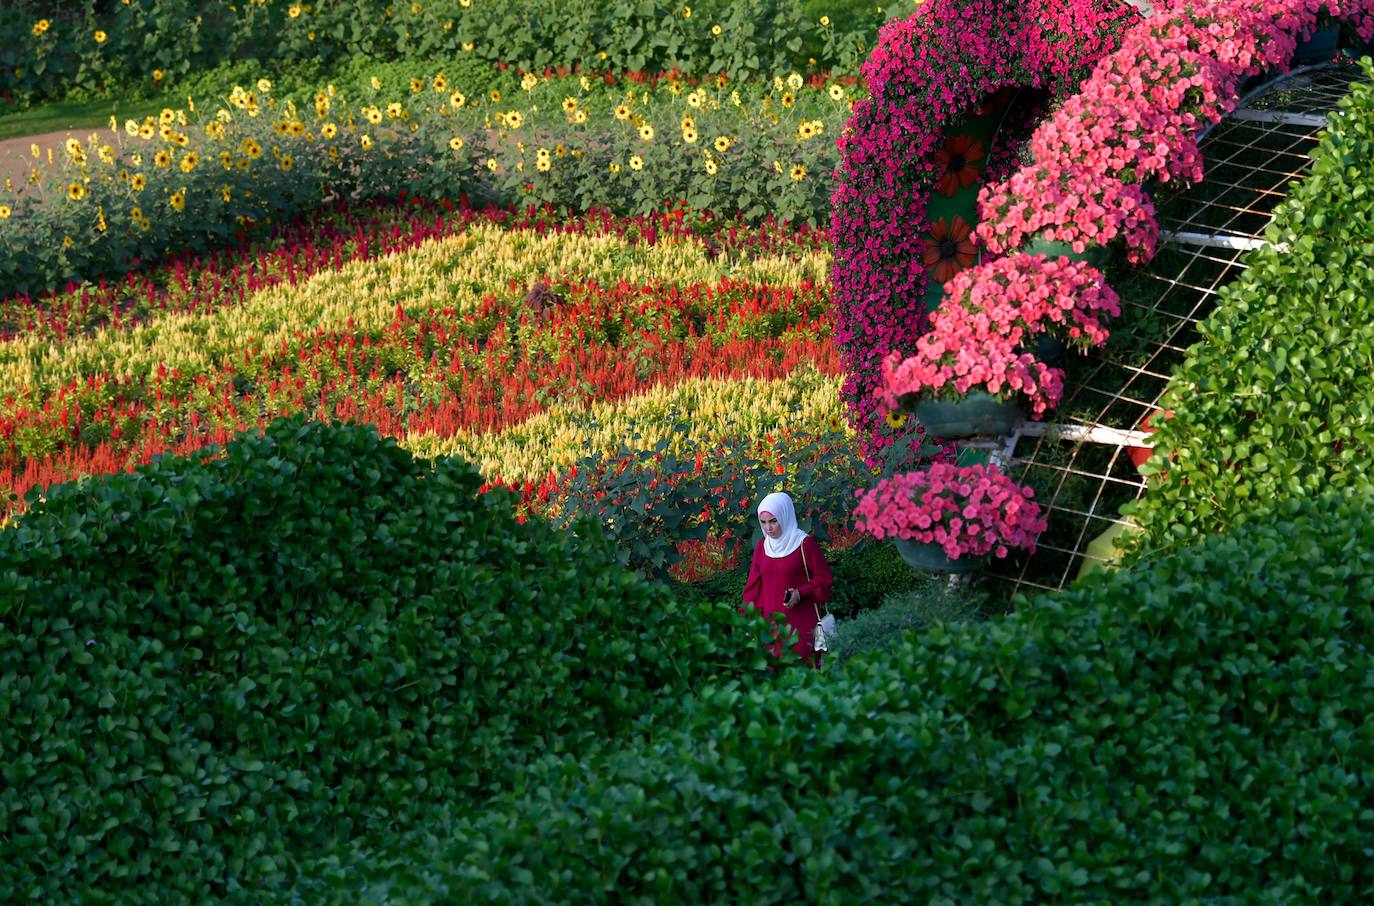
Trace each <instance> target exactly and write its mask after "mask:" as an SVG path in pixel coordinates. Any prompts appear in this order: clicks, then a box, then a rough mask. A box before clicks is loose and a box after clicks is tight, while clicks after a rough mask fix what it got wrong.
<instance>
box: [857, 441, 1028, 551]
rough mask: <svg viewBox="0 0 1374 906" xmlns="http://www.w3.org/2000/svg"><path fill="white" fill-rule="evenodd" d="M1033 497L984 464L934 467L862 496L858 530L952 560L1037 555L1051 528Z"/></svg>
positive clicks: (886, 481)
mask: <svg viewBox="0 0 1374 906" xmlns="http://www.w3.org/2000/svg"><path fill="white" fill-rule="evenodd" d="M1033 496H1034V492H1033V491H1032V490H1031V489H1030V488H1026V487H1021V486H1020V485H1018V484H1016V482H1014V481H1012V480H1011V479H1010V478H1008V477H1007V476H1005V475H1003V474H1002V473H1001V472H999V471H997V470H996V469H995V468H993V467H991V466H986V465H981V464H977V465H972V466H957V465H954V464H953V463H938V462H937V463H933V464H932V465H931V466H930V467H929V468H927V469H925V470H923V471H920V472H902V473H899V474H897V475H893V476H892V477H891V478H884V479H881V480H880V481H879V482H878V483H877V484H876V485H875V486H874V487H873V488H872V490H869V491H865V492H860V493H859V505H858V506H857V507H855V509H854V518H855V522H856V524H857V525H858V527H859V528H861V529H863V530H864V531H866V532H868V533H869V534H871V535H872V536H873V537H874V538H878V539H879V540H881V539H883V538H905V539H906V540H908V541H916V542H920V543H922V544H938V545H939V546H940V547H941V548H943V549H944V552H945V553H946V554H947V555H948V556H949V557H950V558H951V559H954V560H958V559H959V558H961V557H983V556H986V555H988V554H996V555H997V556H998V557H999V558H1000V557H1006V556H1007V553H1008V551H1009V549H1011V548H1025V549H1026V550H1028V551H1030V552H1031V553H1034V552H1035V538H1036V536H1037V535H1038V534H1040V533H1041V532H1043V531H1044V530H1045V529H1046V528H1048V527H1049V524H1048V523H1047V522H1045V520H1044V519H1042V518H1041V516H1040V507H1039V506H1037V505H1036V504H1035V503H1034V502H1033V501H1032V500H1031V498H1032V497H1033Z"/></svg>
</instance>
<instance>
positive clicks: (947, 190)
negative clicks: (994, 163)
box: [935, 135, 983, 195]
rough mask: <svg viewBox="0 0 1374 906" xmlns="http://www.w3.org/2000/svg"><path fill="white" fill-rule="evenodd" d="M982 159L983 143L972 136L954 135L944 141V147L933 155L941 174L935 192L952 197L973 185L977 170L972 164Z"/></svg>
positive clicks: (976, 177)
mask: <svg viewBox="0 0 1374 906" xmlns="http://www.w3.org/2000/svg"><path fill="white" fill-rule="evenodd" d="M982 159H983V143H982V142H980V141H978V140H977V139H976V138H974V137H973V136H971V135H956V136H954V137H953V138H948V139H945V147H944V148H942V149H941V150H940V151H937V152H936V153H935V166H936V168H937V169H938V170H939V171H940V174H941V175H940V181H939V182H938V183H936V185H935V191H937V192H939V193H940V194H941V195H953V194H954V193H955V192H958V191H959V190H960V189H967V188H968V187H969V186H971V185H973V183H974V181H976V180H977V179H978V168H977V167H975V166H973V164H974V162H975V161H980V160H982Z"/></svg>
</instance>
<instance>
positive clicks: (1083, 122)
mask: <svg viewBox="0 0 1374 906" xmlns="http://www.w3.org/2000/svg"><path fill="white" fill-rule="evenodd" d="M1372 10H1374V4H1370V3H1368V2H1361V0H1355V2H1348V3H1338V2H1333V3H1325V2H1315V0H1230V2H1222V3H1214V4H1208V5H1206V6H1196V5H1180V6H1176V7H1169V8H1161V9H1160V10H1158V11H1156V12H1154V13H1153V14H1151V15H1150V16H1149V17H1147V18H1146V19H1145V20H1144V21H1143V22H1142V23H1140V24H1139V25H1137V26H1136V27H1134V28H1132V29H1131V30H1130V31H1128V32H1127V34H1126V35H1125V37H1124V39H1123V41H1122V44H1121V47H1120V48H1119V49H1118V50H1116V51H1115V52H1113V53H1112V54H1110V55H1109V56H1107V57H1106V58H1105V59H1104V60H1103V61H1102V62H1101V63H1100V64H1099V65H1098V66H1097V67H1096V68H1095V69H1094V71H1093V73H1092V75H1091V77H1090V78H1089V79H1088V80H1087V82H1086V83H1085V84H1084V85H1083V87H1082V89H1081V90H1080V92H1079V93H1078V94H1077V95H1075V96H1074V97H1072V98H1070V99H1069V100H1068V101H1067V102H1066V103H1065V104H1063V105H1062V106H1061V107H1060V108H1059V109H1058V110H1057V111H1056V113H1055V114H1054V115H1053V116H1052V117H1051V118H1050V119H1049V120H1048V121H1047V122H1046V123H1044V124H1043V125H1042V126H1041V127H1040V128H1038V129H1037V130H1036V132H1035V134H1034V135H1033V137H1032V139H1031V142H1030V150H1031V152H1032V155H1033V158H1034V162H1033V163H1032V164H1030V165H1028V166H1026V167H1023V168H1022V169H1020V170H1019V171H1018V172H1016V173H1015V174H1013V175H1012V176H1011V177H1010V178H1009V179H1008V180H1007V181H1006V182H1005V183H1002V184H998V185H990V186H987V187H985V188H984V189H983V190H982V192H981V193H980V198H979V203H980V207H981V212H982V215H983V218H984V219H983V221H982V223H981V224H980V226H979V227H978V230H977V233H976V234H975V236H974V237H972V238H973V239H975V240H981V242H982V244H983V245H984V247H985V248H986V249H987V251H988V252H990V253H992V254H993V255H1009V256H1010V257H1005V258H1001V259H997V260H989V261H988V262H985V263H983V264H981V265H978V266H976V267H974V268H972V269H969V270H964V271H963V272H962V273H959V274H958V275H957V276H955V277H953V278H952V279H951V280H950V281H949V282H947V283H946V288H947V290H948V292H949V298H948V299H947V300H946V301H945V302H944V303H943V304H942V305H941V307H940V308H939V309H938V310H937V311H936V312H935V313H934V314H933V315H932V316H931V318H930V331H929V332H928V333H925V334H924V335H923V336H921V337H920V338H919V339H918V340H917V341H916V343H915V351H914V354H911V355H909V356H904V355H903V354H902V352H901V351H898V350H894V351H893V352H892V353H890V354H889V356H888V357H887V358H885V359H884V361H883V364H882V368H881V377H882V386H880V387H879V388H877V389H876V390H875V392H874V396H875V398H876V399H878V400H879V401H880V405H882V406H885V407H887V408H889V409H895V408H898V407H901V406H903V405H904V404H905V405H910V404H911V403H913V402H916V401H918V400H921V399H923V398H929V397H940V396H944V397H947V398H948V397H955V398H958V397H961V396H963V395H965V394H968V393H969V392H970V391H973V390H980V391H983V392H985V393H987V394H989V395H992V396H994V397H999V398H1004V399H1005V398H1023V399H1025V400H1026V401H1027V402H1028V403H1029V404H1030V406H1031V411H1032V413H1033V414H1035V415H1041V414H1043V413H1044V412H1046V411H1047V410H1049V409H1051V408H1053V407H1055V406H1056V405H1057V404H1058V402H1059V400H1060V397H1061V396H1062V393H1063V372H1062V370H1061V369H1058V368H1053V367H1050V366H1049V365H1047V364H1046V363H1045V362H1043V361H1040V360H1039V359H1038V358H1037V357H1036V356H1035V355H1034V354H1033V351H1032V345H1033V344H1032V341H1033V340H1034V339H1035V337H1036V335H1038V334H1049V335H1051V336H1054V335H1055V334H1059V338H1060V339H1062V340H1065V341H1067V342H1069V343H1070V344H1074V345H1079V346H1084V345H1089V344H1094V345H1095V344H1100V343H1102V342H1104V341H1105V340H1106V338H1107V331H1106V329H1105V326H1104V324H1103V319H1104V318H1105V317H1110V316H1114V315H1116V314H1119V301H1118V299H1117V297H1116V294H1115V293H1114V292H1113V291H1112V290H1111V289H1110V288H1109V287H1107V286H1106V284H1105V281H1104V278H1103V275H1102V273H1101V272H1100V271H1099V270H1097V268H1096V267H1093V266H1092V265H1090V264H1087V263H1085V262H1082V261H1071V260H1069V258H1067V257H1056V258H1049V257H1046V256H1045V255H1041V254H1025V253H1017V249H1018V248H1026V247H1029V248H1030V249H1032V250H1045V251H1060V250H1062V251H1065V252H1067V253H1068V254H1069V255H1070V256H1072V257H1087V256H1093V255H1100V251H1099V250H1105V249H1106V248H1107V247H1108V246H1109V245H1111V244H1114V243H1117V242H1120V244H1121V245H1122V246H1123V247H1124V250H1125V254H1126V259H1127V260H1128V261H1129V262H1131V263H1142V262H1145V261H1148V260H1149V259H1150V258H1151V257H1152V256H1153V255H1154V253H1155V249H1156V244H1157V240H1158V235H1159V226H1158V223H1157V222H1156V220H1155V213H1154V208H1153V206H1152V204H1151V202H1150V199H1149V189H1150V186H1152V185H1153V184H1155V183H1167V182H1170V181H1172V180H1177V179H1182V180H1190V181H1196V180H1198V179H1200V178H1201V176H1202V160H1201V155H1200V154H1199V152H1198V146H1197V135H1198V133H1199V131H1200V130H1201V129H1202V128H1204V127H1205V126H1207V125H1210V124H1213V123H1216V122H1218V121H1219V120H1220V119H1221V117H1222V116H1223V115H1225V113H1226V112H1228V111H1229V110H1231V109H1234V107H1235V106H1236V104H1237V103H1238V89H1239V87H1240V85H1241V83H1242V82H1243V81H1244V80H1245V79H1247V78H1251V77H1254V76H1258V75H1259V74H1261V73H1262V72H1264V71H1266V70H1274V69H1282V68H1283V67H1285V66H1286V65H1287V64H1288V61H1289V59H1290V58H1291V56H1292V54H1293V52H1294V50H1295V47H1296V44H1297V42H1298V40H1299V39H1301V38H1303V37H1306V36H1309V35H1310V34H1311V33H1312V32H1313V31H1314V30H1315V29H1316V28H1317V27H1318V25H1319V24H1320V23H1321V22H1322V21H1323V20H1324V19H1326V17H1328V16H1332V17H1344V18H1346V19H1348V20H1349V21H1350V22H1351V24H1352V25H1353V26H1354V27H1355V29H1356V32H1357V34H1358V36H1359V38H1360V39H1361V40H1368V39H1369V38H1370V37H1371V36H1374V13H1372V12H1371V11H1372ZM1049 243H1060V244H1062V245H1061V246H1059V247H1054V246H1050V245H1048V244H1049ZM837 258H838V254H837ZM981 468H983V467H971V468H965V469H963V470H956V472H955V473H951V474H944V473H943V472H939V474H937V472H938V469H931V470H930V471H928V472H926V473H921V474H914V473H912V474H906V475H900V476H896V477H895V478H893V479H890V480H888V481H886V482H884V483H882V484H880V485H879V487H877V488H875V489H874V490H873V491H871V492H869V493H868V495H867V496H865V497H864V502H863V504H861V512H862V513H864V514H865V515H864V519H865V520H866V524H867V525H868V527H869V529H870V531H874V532H875V533H882V532H887V533H889V534H896V535H898V536H899V537H903V538H914V539H917V540H922V541H927V542H932V543H936V544H940V545H941V546H942V547H943V549H944V550H945V552H946V553H947V554H948V555H949V556H951V557H954V558H958V557H961V556H964V555H972V556H978V555H979V553H986V551H987V550H994V551H995V552H996V554H997V555H998V556H1005V554H1006V548H1007V547H1009V546H1026V547H1029V548H1030V549H1032V550H1033V549H1034V532H1033V531H1031V529H1032V528H1033V525H1040V524H1041V523H1040V522H1039V521H1038V519H1039V515H1038V513H1037V512H1034V510H1033V509H1028V508H1026V507H1025V506H1022V505H1021V504H1019V503H1018V502H1017V501H1018V500H1019V497H1018V493H1017V489H1015V488H1014V486H1013V485H1010V484H1006V482H1007V481H1008V480H1007V479H1005V477H1004V476H1000V475H995V474H982V473H977V474H975V470H977V469H981ZM952 482H953V483H952ZM994 487H995V488H996V489H997V490H995V492H994V491H993V490H990V489H991V488H994ZM951 488H953V489H954V493H953V494H951V493H949V490H950V489H951ZM1021 490H1028V489H1021ZM980 496H981V499H984V501H985V504H979V503H978V500H979V499H980ZM1013 504H1015V506H1013ZM1032 507H1033V505H1032ZM951 514H955V515H951ZM977 514H982V515H981V516H979V515H977ZM989 514H991V515H992V517H993V518H991V520H989V518H988V516H989ZM990 530H995V531H1000V532H1002V540H999V541H998V543H996V544H993V545H992V546H991V547H989V534H990ZM1012 539H1019V541H1020V542H1021V543H1020V544H1016V543H1014V542H1013V541H1012Z"/></svg>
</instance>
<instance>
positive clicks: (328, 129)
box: [320, 123, 339, 138]
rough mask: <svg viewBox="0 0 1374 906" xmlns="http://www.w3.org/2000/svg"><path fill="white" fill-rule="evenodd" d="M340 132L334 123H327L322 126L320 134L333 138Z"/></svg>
mask: <svg viewBox="0 0 1374 906" xmlns="http://www.w3.org/2000/svg"><path fill="white" fill-rule="evenodd" d="M338 134H339V127H338V126H335V125H334V124H333V123H325V124H324V125H323V126H321V127H320V135H322V136H324V137H325V138H333V137H334V136H336V135H338Z"/></svg>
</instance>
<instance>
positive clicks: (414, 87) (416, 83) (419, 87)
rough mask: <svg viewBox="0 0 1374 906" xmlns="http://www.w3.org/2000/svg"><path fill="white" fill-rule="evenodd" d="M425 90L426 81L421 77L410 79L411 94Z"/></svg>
mask: <svg viewBox="0 0 1374 906" xmlns="http://www.w3.org/2000/svg"><path fill="white" fill-rule="evenodd" d="M424 90H425V83H424V82H421V81H420V80H419V79H411V80H410V93H411V94H419V93H420V92H422V91H424Z"/></svg>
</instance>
